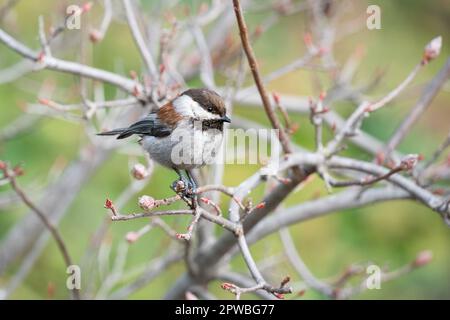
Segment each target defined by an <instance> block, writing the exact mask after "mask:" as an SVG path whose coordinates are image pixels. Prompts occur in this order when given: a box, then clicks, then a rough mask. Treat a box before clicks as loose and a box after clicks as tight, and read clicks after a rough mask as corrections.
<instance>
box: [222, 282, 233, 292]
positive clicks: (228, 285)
mask: <svg viewBox="0 0 450 320" xmlns="http://www.w3.org/2000/svg"><path fill="white" fill-rule="evenodd" d="M220 286H221V287H222V289H224V290H229V289H232V288H234V284H232V283H228V282H224V283H222V284H221V285H220Z"/></svg>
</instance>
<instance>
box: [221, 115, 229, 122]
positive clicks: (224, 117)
mask: <svg viewBox="0 0 450 320" xmlns="http://www.w3.org/2000/svg"><path fill="white" fill-rule="evenodd" d="M220 120H222V122H228V123H230V122H231V119H230V118H228V117H227V116H226V115H225V116H223V117H222V118H220Z"/></svg>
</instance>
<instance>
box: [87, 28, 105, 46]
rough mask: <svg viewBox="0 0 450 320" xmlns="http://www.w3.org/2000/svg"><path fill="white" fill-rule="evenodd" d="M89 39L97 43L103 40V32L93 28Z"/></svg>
mask: <svg viewBox="0 0 450 320" xmlns="http://www.w3.org/2000/svg"><path fill="white" fill-rule="evenodd" d="M89 40H91V42H92V43H97V42H99V41H100V40H102V34H101V33H100V31H98V30H92V31H91V32H89Z"/></svg>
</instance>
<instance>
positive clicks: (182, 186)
mask: <svg viewBox="0 0 450 320" xmlns="http://www.w3.org/2000/svg"><path fill="white" fill-rule="evenodd" d="M171 188H172V190H173V191H175V193H178V194H181V195H182V196H183V197H184V198H188V199H194V198H195V196H196V195H197V188H196V186H195V185H194V184H193V183H191V182H190V181H187V180H184V179H180V180H176V181H174V182H173V183H172V186H171Z"/></svg>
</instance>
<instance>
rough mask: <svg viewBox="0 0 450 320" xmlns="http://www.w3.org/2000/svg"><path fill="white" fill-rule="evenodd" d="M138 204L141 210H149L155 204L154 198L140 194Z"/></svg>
mask: <svg viewBox="0 0 450 320" xmlns="http://www.w3.org/2000/svg"><path fill="white" fill-rule="evenodd" d="M139 206H140V207H141V208H142V210H146V211H147V210H151V209H152V208H153V207H154V206H155V199H153V198H152V197H150V196H142V197H140V198H139Z"/></svg>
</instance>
